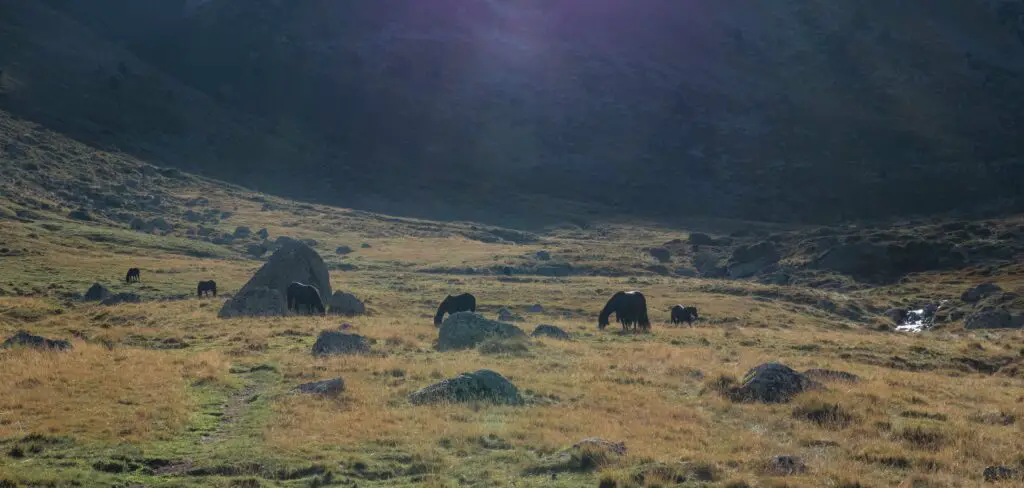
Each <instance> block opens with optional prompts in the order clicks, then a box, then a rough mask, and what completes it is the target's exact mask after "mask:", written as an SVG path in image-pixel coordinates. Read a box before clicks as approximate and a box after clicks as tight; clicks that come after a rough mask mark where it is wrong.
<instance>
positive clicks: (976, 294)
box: [960, 283, 1003, 303]
mask: <svg viewBox="0 0 1024 488" xmlns="http://www.w3.org/2000/svg"><path fill="white" fill-rule="evenodd" d="M1001 291H1003V289H1002V288H1000V287H999V285H997V284H995V283H982V284H980V285H978V286H975V287H973V288H971V289H969V290H967V291H965V292H964V293H963V294H962V295H960V299H961V300H963V301H965V302H967V303H977V302H980V301H981V300H984V299H985V298H988V297H989V296H991V295H994V294H996V293H999V292H1001Z"/></svg>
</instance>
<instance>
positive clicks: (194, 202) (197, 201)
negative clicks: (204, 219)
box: [185, 197, 210, 207]
mask: <svg viewBox="0 0 1024 488" xmlns="http://www.w3.org/2000/svg"><path fill="white" fill-rule="evenodd" d="M209 204H210V201H209V200H207V199H206V198H203V197H196V198H193V199H191V200H189V201H187V202H185V206H186V207H199V206H206V205H209Z"/></svg>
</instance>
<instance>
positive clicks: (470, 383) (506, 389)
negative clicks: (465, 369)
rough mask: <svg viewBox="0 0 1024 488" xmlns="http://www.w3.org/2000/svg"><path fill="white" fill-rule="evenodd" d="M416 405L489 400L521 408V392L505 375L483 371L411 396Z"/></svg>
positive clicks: (442, 383) (444, 382)
mask: <svg viewBox="0 0 1024 488" xmlns="http://www.w3.org/2000/svg"><path fill="white" fill-rule="evenodd" d="M409 401H410V402H412V404H413V405H425V404H435V403H447V402H451V403H461V402H474V401H485V402H491V403H495V404H499V405H521V404H522V403H523V398H522V396H520V395H519V390H518V389H517V388H516V386H515V385H513V384H512V382H510V381H509V380H508V379H506V378H505V377H504V376H502V375H500V374H498V373H496V372H494V371H491V370H488V369H481V370H479V371H476V372H473V373H463V374H461V375H459V376H456V377H454V378H449V379H446V380H443V381H441V382H440V383H436V384H433V385H430V386H428V387H426V388H423V389H422V390H419V391H416V392H413V393H412V394H410V395H409Z"/></svg>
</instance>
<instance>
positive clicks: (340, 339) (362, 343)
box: [313, 330, 370, 356]
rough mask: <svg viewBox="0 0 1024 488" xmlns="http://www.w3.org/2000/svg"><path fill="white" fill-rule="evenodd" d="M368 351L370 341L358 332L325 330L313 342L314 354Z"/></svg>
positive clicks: (331, 354) (327, 354)
mask: <svg viewBox="0 0 1024 488" xmlns="http://www.w3.org/2000/svg"><path fill="white" fill-rule="evenodd" d="M368 352H370V343H369V342H367V341H366V338H365V337H363V336H361V335H359V334H346V333H344V332H337V331H333V330H325V331H323V332H321V333H320V336H319V337H317V338H316V343H315V344H313V355H314V356H334V355H344V354H365V353H368Z"/></svg>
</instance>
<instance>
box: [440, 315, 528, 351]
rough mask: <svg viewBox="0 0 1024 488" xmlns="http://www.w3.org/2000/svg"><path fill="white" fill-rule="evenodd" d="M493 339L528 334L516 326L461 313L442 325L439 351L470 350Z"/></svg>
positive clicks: (521, 336)
mask: <svg viewBox="0 0 1024 488" xmlns="http://www.w3.org/2000/svg"><path fill="white" fill-rule="evenodd" d="M491 337H497V338H504V339H512V338H525V337H526V333H524V332H523V331H522V330H521V329H519V328H518V327H516V326H514V325H511V324H506V323H503V322H498V321H494V320H488V319H486V318H484V316H483V315H480V314H478V313H473V312H459V313H455V314H452V315H449V316H448V318H446V319H445V320H444V322H442V323H441V330H440V331H439V334H438V338H437V349H438V350H439V351H451V350H457V349H469V348H472V347H476V346H478V345H480V343H482V342H484V341H485V340H487V339H488V338H491Z"/></svg>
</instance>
